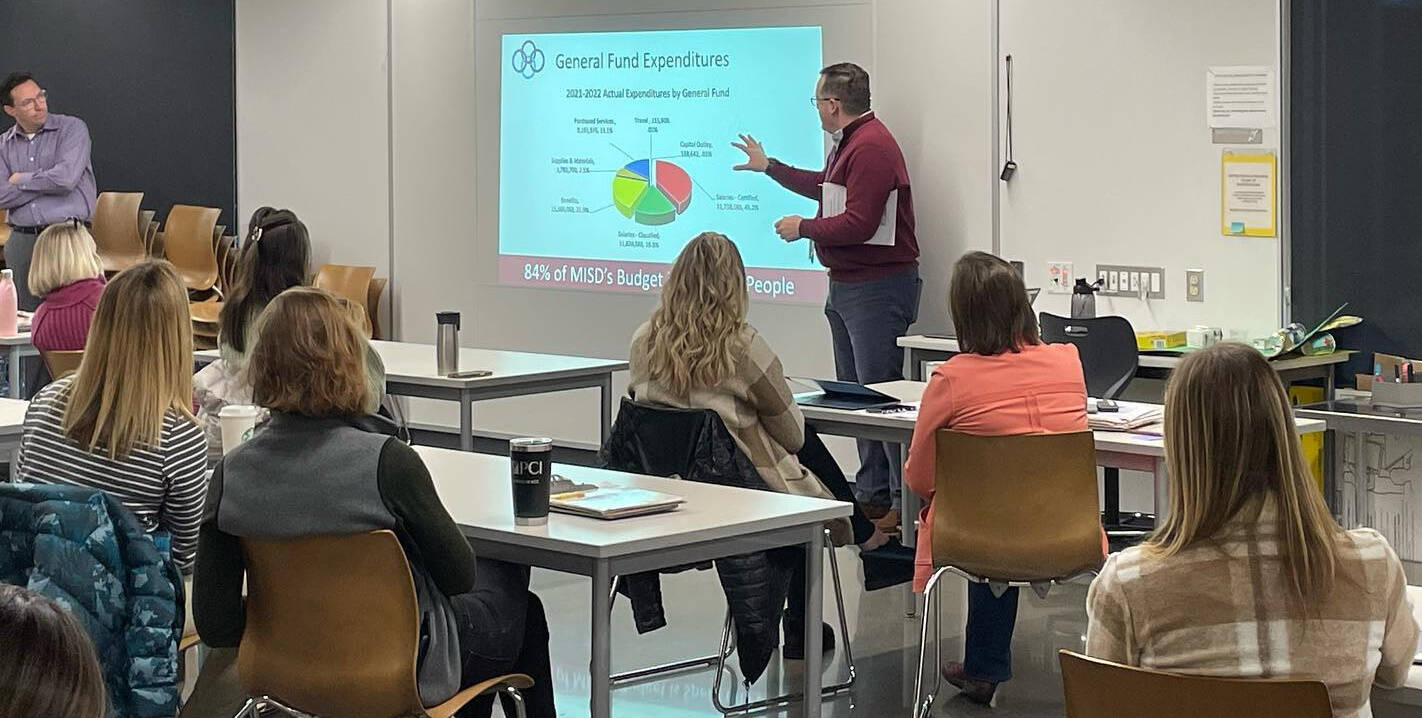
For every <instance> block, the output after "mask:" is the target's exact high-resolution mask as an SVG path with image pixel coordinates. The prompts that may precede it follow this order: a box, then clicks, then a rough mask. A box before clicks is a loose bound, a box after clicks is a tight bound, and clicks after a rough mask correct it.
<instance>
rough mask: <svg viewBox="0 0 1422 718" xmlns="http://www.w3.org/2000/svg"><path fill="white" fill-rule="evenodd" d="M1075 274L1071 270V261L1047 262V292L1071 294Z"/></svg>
mask: <svg viewBox="0 0 1422 718" xmlns="http://www.w3.org/2000/svg"><path fill="white" fill-rule="evenodd" d="M1074 284H1076V276H1075V275H1074V274H1073V273H1072V271H1071V262H1047V293H1049V294H1071V288H1072V285H1074Z"/></svg>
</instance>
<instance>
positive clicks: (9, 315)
mask: <svg viewBox="0 0 1422 718" xmlns="http://www.w3.org/2000/svg"><path fill="white" fill-rule="evenodd" d="M18 308H19V300H18V299H16V298H15V273H14V271H12V270H9V269H6V270H3V271H0V337H13V336H15V335H16V334H19V333H20V316H19V314H18V312H17V311H16V310H17V309H18Z"/></svg>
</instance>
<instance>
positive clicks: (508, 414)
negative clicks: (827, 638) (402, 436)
mask: <svg viewBox="0 0 1422 718" xmlns="http://www.w3.org/2000/svg"><path fill="white" fill-rule="evenodd" d="M841 2H843V0H841ZM797 4H799V5H813V6H817V7H824V6H825V5H827V4H828V5H833V4H835V3H834V2H830V3H826V2H822V1H820V2H809V1H808V0H779V1H778V2H759V3H751V2H746V3H735V4H734V6H735V7H762V8H764V7H772V8H783V7H784V6H787V5H797ZM845 4H851V5H853V4H857V3H855V2H846V3H845ZM593 5H594V3H588V2H581V3H570V2H567V1H566V0H550V1H545V2H533V1H531V0H530V1H529V2H521V3H514V2H507V1H506V0H498V1H491V0H476V1H475V2H472V3H471V2H470V0H421V1H420V2H408V1H401V0H390V2H389V5H388V8H389V18H388V23H387V17H386V14H387V3H386V2H385V1H383V0H319V1H318V0H302V2H283V1H282V0H238V13H237V26H238V32H237V39H238V42H237V68H238V107H237V114H238V178H239V181H238V188H239V189H238V195H239V197H238V198H239V204H240V206H241V207H243V209H244V211H246V212H250V211H251V209H253V208H255V207H256V206H258V204H259V203H267V202H270V203H276V204H280V205H283V206H289V207H291V208H293V209H295V210H296V211H297V212H298V213H300V214H301V216H302V217H303V219H304V220H305V221H306V222H307V223H308V224H309V225H310V226H311V228H312V232H313V235H314V241H315V244H316V246H317V253H318V256H319V257H320V258H321V259H322V260H324V259H326V258H328V257H329V258H330V259H331V261H339V262H342V263H350V264H374V265H376V266H377V267H380V268H381V270H382V271H381V273H384V272H385V271H387V270H388V271H389V272H390V276H391V277H392V281H391V292H392V311H393V316H394V327H395V331H396V336H397V338H400V339H404V340H408V341H426V342H428V341H431V340H432V338H433V334H434V321H433V317H432V314H433V313H434V312H435V311H438V310H444V309H454V310H459V311H462V312H463V313H464V317H465V329H464V332H463V336H462V339H463V342H464V343H465V344H466V345H470V346H476V345H477V346H484V347H494V348H504V349H520V350H528V351H544V352H555V353H574V354H584V355H589V356H604V357H624V356H626V348H627V340H628V338H629V337H630V335H631V333H632V331H633V329H635V328H636V325H637V324H638V323H639V322H640V321H642V319H644V318H645V317H646V315H647V314H648V313H650V311H651V309H652V307H653V306H654V304H655V298H654V297H652V296H641V295H610V294H598V295H590V294H582V293H575V292H568V291H561V290H547V289H531V288H517V287H503V286H498V285H495V284H491V283H490V282H489V279H488V278H490V277H492V276H493V274H494V272H493V269H492V263H493V262H494V260H495V257H496V254H495V252H496V247H497V240H496V238H495V237H494V236H491V233H490V231H489V229H488V228H490V227H493V226H495V225H494V224H493V223H492V218H491V217H487V216H480V208H481V207H485V206H489V207H493V206H496V203H492V202H489V201H488V200H490V199H491V198H492V197H493V195H492V194H491V193H492V192H493V191H494V190H495V188H494V187H491V186H487V184H489V183H484V180H483V178H481V177H480V176H479V175H478V171H477V168H478V166H479V165H478V163H479V162H480V161H482V159H483V158H480V157H479V156H478V152H479V149H480V147H481V146H483V145H482V144H481V143H480V142H479V137H480V136H481V133H485V132H488V131H489V128H487V127H481V126H480V123H479V117H480V112H479V103H480V102H486V101H488V99H487V98H489V97H491V96H492V97H493V98H494V99H493V101H495V102H496V101H497V93H496V92H495V93H493V94H492V95H490V94H487V91H488V89H489V88H487V87H483V88H481V87H480V86H479V77H478V75H477V73H476V58H477V57H479V52H478V50H479V48H478V47H477V46H476V33H475V28H476V15H479V16H481V17H484V16H490V17H501V18H514V19H516V18H519V17H542V16H547V15H550V14H558V13H559V12H560V11H564V12H566V11H571V10H576V11H578V12H581V13H589V12H591V10H590V9H591V8H592V6H593ZM706 5H707V3H704V2H693V1H692V0H677V2H660V3H648V2H646V1H645V0H620V1H619V2H601V3H597V4H596V6H597V10H598V11H600V12H608V11H612V10H617V11H619V12H626V11H628V9H629V8H642V9H643V10H645V9H646V8H648V7H656V8H659V9H664V10H665V9H680V10H689V9H704V8H705V7H706ZM787 17H793V14H790V15H787ZM866 17H867V18H868V22H866V23H865V25H867V28H866V29H868V30H870V31H871V38H870V41H869V42H868V43H867V46H868V47H870V48H872V49H871V50H869V51H868V52H867V53H862V54H867V55H868V56H865V57H857V56H856V57H839V56H837V55H836V52H835V48H833V47H827V48H826V52H825V60H826V62H832V61H837V60H841V59H848V60H853V61H857V62H860V63H861V64H864V65H866V66H867V67H869V69H870V71H871V75H872V78H873V82H872V85H873V95H874V104H875V107H876V108H877V109H878V111H879V114H880V117H881V118H882V119H883V120H884V121H885V122H886V123H887V124H888V125H889V127H890V128H891V129H892V130H893V131H894V132H895V134H896V135H897V136H898V138H899V141H900V144H901V145H902V146H903V149H904V152H905V155H906V157H907V159H908V163H909V170H910V174H911V176H912V178H913V183H914V189H915V197H916V200H917V202H916V207H915V212H916V214H917V218H918V236H919V242H920V245H921V247H922V250H923V255H924V256H923V259H924V268H923V276H924V279H925V293H924V301H923V304H922V311H921V320H920V327H921V328H924V329H926V330H942V329H946V328H947V326H948V321H947V316H946V315H947V312H946V308H945V306H944V299H943V297H944V296H945V294H946V291H947V286H946V267H947V266H948V264H949V263H951V262H952V260H953V259H954V258H956V257H957V256H958V255H959V254H961V253H962V252H963V251H965V250H967V249H970V248H971V249H989V248H990V247H991V236H990V235H991V187H992V184H991V182H990V181H988V180H990V179H991V177H990V175H991V165H992V163H993V162H994V161H995V160H994V159H993V155H992V147H991V141H990V133H991V116H990V109H989V98H990V97H991V79H992V78H991V73H992V71H993V70H992V60H991V55H990V46H989V29H990V24H989V23H990V17H989V15H988V8H987V4H986V3H982V2H977V1H976V0H945V1H938V0H880V1H879V2H876V3H873V4H872V5H871V6H869V12H867V13H866ZM387 30H388V33H389V37H390V41H389V43H388V50H389V57H390V63H389V65H388V66H387V65H386V64H385V58H386V53H387V40H386V38H387ZM318 48H319V49H318ZM387 72H388V74H387ZM926 78H932V81H931V82H926V81H925V80H926ZM387 81H388V82H389V86H390V92H389V94H388V95H387V93H386V88H385V83H386V82H387ZM813 81H814V78H807V79H806V85H807V86H809V85H811V84H812V83H813ZM387 112H388V113H389V114H388V117H389V122H388V123H387ZM806 131H807V132H818V131H819V130H818V128H816V127H807V128H806ZM495 144H496V143H495ZM298 168H299V169H298ZM392 199H393V202H392V201H391V200H392ZM392 216H393V224H394V232H393V235H392V234H391V233H390V231H389V225H390V220H391V218H392ZM476 228H478V229H477V230H476ZM392 257H393V264H392V263H391V261H390V260H391V258H392ZM751 315H752V316H751V320H752V321H753V322H755V323H756V325H757V326H758V327H760V328H761V330H762V331H763V332H765V333H766V334H767V335H768V336H769V337H770V338H771V341H772V343H773V344H774V345H775V347H776V348H777V350H778V351H779V352H780V354H781V356H782V358H783V359H784V361H785V364H786V367H787V371H788V372H789V373H791V374H806V375H824V376H828V375H832V373H833V361H832V358H831V352H830V341H829V335H828V331H827V328H826V326H825V323H824V319H823V314H822V312H821V311H820V309H819V308H818V307H805V306H790V305H771V304H756V305H754V306H753V308H752V312H751ZM624 387H625V383H624V381H621V380H618V381H616V383H615V386H614V390H615V391H617V392H619V393H620V392H621V391H622V390H623V389H624ZM595 397H596V393H595V392H593V391H591V390H583V391H579V392H568V393H565V394H561V395H556V396H554V397H544V398H528V399H509V400H502V401H498V402H489V403H487V404H481V405H479V406H478V407H477V408H476V418H475V424H476V427H477V428H479V429H481V430H490V431H495V432H509V433H530V432H536V433H542V434H552V435H553V436H556V437H558V438H560V439H564V440H572V441H577V442H586V443H594V442H596V440H597V433H596V432H597V427H596V423H595V420H594V419H593V417H595V416H596V412H595V406H596V404H595ZM415 418H416V420H423V421H431V420H433V421H438V422H442V423H451V424H452V423H454V413H453V408H452V407H449V406H442V405H439V404H421V405H420V406H419V407H418V408H417V410H416V413H415ZM840 448H842V446H841V447H840ZM846 464H848V462H847V461H846Z"/></svg>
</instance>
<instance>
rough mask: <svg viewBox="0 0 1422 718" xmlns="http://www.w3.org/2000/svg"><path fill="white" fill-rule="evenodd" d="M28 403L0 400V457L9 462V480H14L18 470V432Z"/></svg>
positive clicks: (19, 400)
mask: <svg viewBox="0 0 1422 718" xmlns="http://www.w3.org/2000/svg"><path fill="white" fill-rule="evenodd" d="M29 408H30V403H29V402H28V401H25V400H23V399H0V456H6V457H8V458H9V461H10V480H12V481H13V480H14V478H15V472H16V470H17V469H18V468H19V466H18V465H17V463H16V461H15V458H16V453H17V452H19V450H20V430H21V428H22V427H23V426H24V423H25V412H26V411H28V410H29Z"/></svg>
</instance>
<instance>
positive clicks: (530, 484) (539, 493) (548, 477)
mask: <svg viewBox="0 0 1422 718" xmlns="http://www.w3.org/2000/svg"><path fill="white" fill-rule="evenodd" d="M509 466H510V467H511V468H512V471H513V505H514V523H515V524H517V525H519V526H542V525H544V524H546V523H548V489H549V486H550V485H551V484H552V482H553V440H552V439H549V438H546V437H537V438H524V439H512V440H510V441H509Z"/></svg>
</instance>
